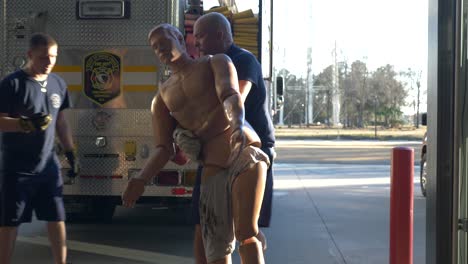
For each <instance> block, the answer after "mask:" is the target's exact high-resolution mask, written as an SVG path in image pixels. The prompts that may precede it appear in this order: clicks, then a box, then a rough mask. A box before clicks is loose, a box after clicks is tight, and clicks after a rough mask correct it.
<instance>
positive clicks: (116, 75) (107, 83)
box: [84, 51, 122, 105]
mask: <svg viewBox="0 0 468 264" xmlns="http://www.w3.org/2000/svg"><path fill="white" fill-rule="evenodd" d="M84 66H85V67H84V68H85V71H84V93H85V95H86V96H87V97H88V98H89V99H90V100H92V101H94V102H95V103H97V104H99V105H103V104H105V103H107V102H109V101H111V100H112V99H114V98H116V97H118V96H119V95H120V94H121V91H122V82H121V76H122V65H121V58H120V57H119V56H118V55H116V54H113V53H110V52H105V51H102V52H95V53H91V54H89V55H88V56H86V57H85V60H84Z"/></svg>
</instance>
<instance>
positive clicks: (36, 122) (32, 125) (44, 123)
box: [19, 113, 52, 133]
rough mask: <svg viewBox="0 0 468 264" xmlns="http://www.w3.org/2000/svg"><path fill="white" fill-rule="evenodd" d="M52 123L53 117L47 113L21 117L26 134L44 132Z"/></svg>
mask: <svg viewBox="0 0 468 264" xmlns="http://www.w3.org/2000/svg"><path fill="white" fill-rule="evenodd" d="M51 121H52V116H51V115H49V114H46V113H36V114H33V115H32V116H22V117H20V120H19V124H20V126H21V128H22V129H23V131H24V132H26V133H29V132H33V131H44V130H46V129H47V127H48V126H49V124H50V122H51Z"/></svg>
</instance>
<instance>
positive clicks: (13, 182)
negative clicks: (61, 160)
mask: <svg viewBox="0 0 468 264" xmlns="http://www.w3.org/2000/svg"><path fill="white" fill-rule="evenodd" d="M0 177H1V178H0V226H18V225H20V224H21V223H29V222H31V220H32V212H33V211H34V213H35V215H36V218H37V219H38V220H43V221H48V222H56V221H65V209H64V205H63V198H62V189H63V181H62V177H61V175H60V169H59V165H58V160H57V158H56V157H55V156H54V157H51V158H50V159H49V161H48V162H47V165H46V166H45V168H44V170H43V171H41V172H40V173H34V174H32V173H20V172H11V171H8V170H4V171H3V172H2V173H1V175H0Z"/></svg>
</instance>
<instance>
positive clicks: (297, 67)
mask: <svg viewBox="0 0 468 264" xmlns="http://www.w3.org/2000/svg"><path fill="white" fill-rule="evenodd" d="M274 8H275V13H274V21H275V22H274V42H273V43H274V52H275V53H274V54H275V57H274V58H275V61H274V66H275V67H276V68H279V69H281V68H286V69H288V70H289V71H290V72H292V73H293V74H295V75H297V76H303V77H306V74H307V49H308V48H311V50H312V72H313V73H314V74H318V73H320V72H321V71H322V70H323V69H324V68H326V67H327V66H329V65H331V64H333V62H334V56H333V50H334V47H335V43H336V47H337V61H347V62H348V63H349V64H350V63H352V62H353V61H355V60H361V61H364V62H366V63H367V65H368V68H369V70H370V71H374V70H375V69H376V68H378V67H380V66H385V65H386V64H390V65H393V66H394V67H395V70H396V71H397V72H399V71H403V70H407V69H408V68H411V69H413V70H415V71H417V72H419V71H421V74H422V76H421V88H422V90H426V89H427V88H426V87H427V85H426V83H427V81H426V80H427V75H426V72H427V53H428V51H427V46H428V44H427V43H428V33H427V31H428V1H427V0H391V1H390V0H289V1H278V0H276V1H274ZM409 100H411V99H409ZM422 101H423V102H422V103H423V104H422V105H421V107H422V110H423V111H424V109H425V107H426V106H425V103H426V100H425V98H423V100H422ZM411 110H412V109H410V108H407V109H404V112H406V113H409V112H411ZM413 110H414V109H413Z"/></svg>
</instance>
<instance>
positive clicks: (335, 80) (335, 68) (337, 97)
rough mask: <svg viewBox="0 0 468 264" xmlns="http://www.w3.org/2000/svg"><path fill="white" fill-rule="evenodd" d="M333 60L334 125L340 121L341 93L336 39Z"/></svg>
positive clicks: (332, 94) (332, 97) (332, 96)
mask: <svg viewBox="0 0 468 264" xmlns="http://www.w3.org/2000/svg"><path fill="white" fill-rule="evenodd" d="M332 54H333V60H334V65H333V88H332V89H333V90H332V93H331V99H332V107H333V113H332V115H333V116H332V119H333V121H332V123H333V125H334V126H337V125H338V124H339V123H340V93H339V92H338V87H339V69H338V49H337V46H336V41H335V48H334V49H333V53H332Z"/></svg>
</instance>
